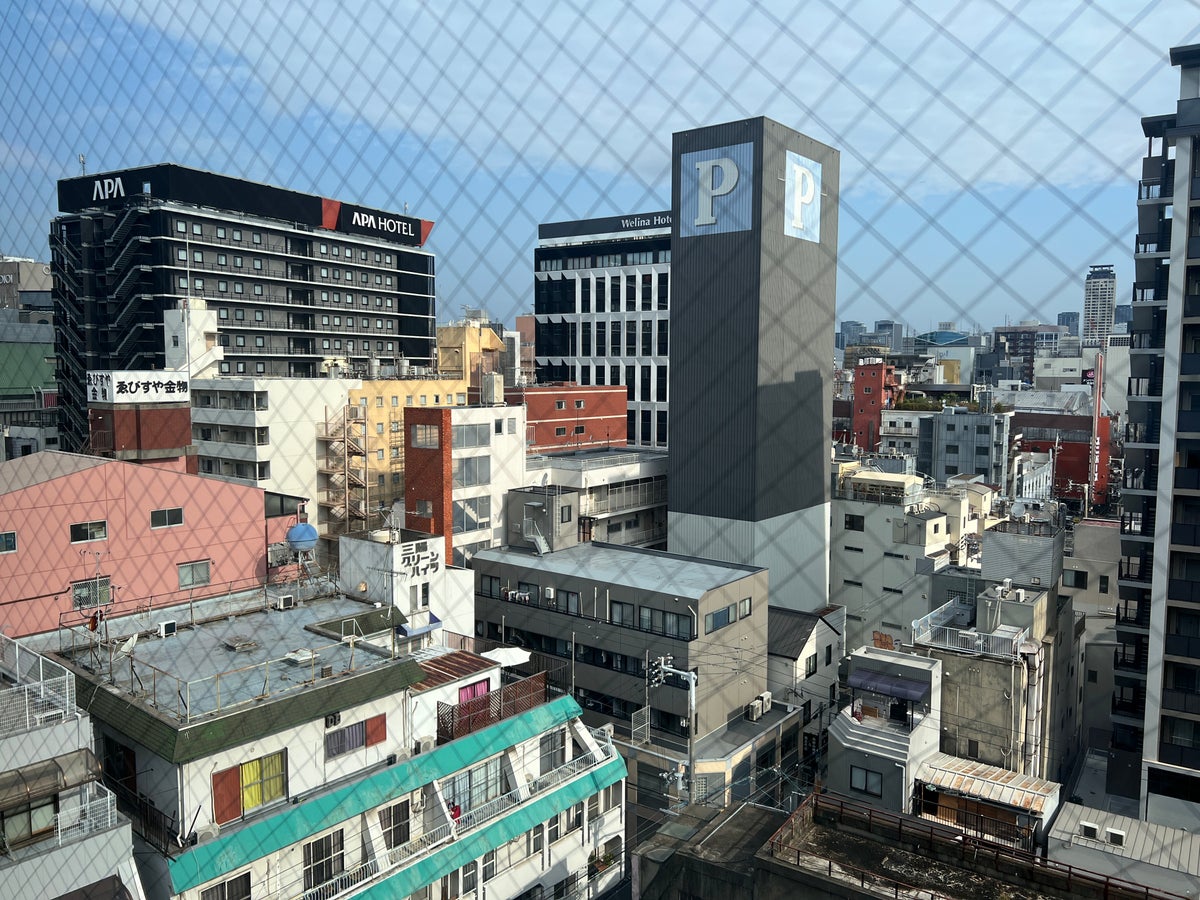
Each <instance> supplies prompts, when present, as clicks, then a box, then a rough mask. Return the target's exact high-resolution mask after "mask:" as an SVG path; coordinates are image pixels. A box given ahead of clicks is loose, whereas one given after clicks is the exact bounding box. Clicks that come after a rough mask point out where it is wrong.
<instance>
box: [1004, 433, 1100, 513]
mask: <svg viewBox="0 0 1200 900" xmlns="http://www.w3.org/2000/svg"><path fill="white" fill-rule="evenodd" d="M1094 421H1096V422H1097V423H1098V426H1097V435H1095V436H1097V437H1099V442H1098V444H1097V447H1096V454H1097V459H1096V477H1095V480H1094V481H1092V477H1091V457H1092V447H1093V437H1094V436H1093V434H1092V423H1093V417H1092V416H1072V415H1066V414H1059V413H1037V412H1021V411H1019V410H1018V411H1017V412H1016V413H1014V414H1013V422H1012V430H1013V433H1014V434H1016V433H1020V434H1021V449H1022V450H1034V451H1037V452H1039V453H1053V454H1054V496H1055V497H1057V498H1059V499H1071V500H1078V501H1080V503H1082V502H1083V500H1084V490H1083V486H1084V485H1086V484H1090V485H1091V490H1090V497H1088V503H1089V505H1090V506H1093V507H1095V506H1103V505H1104V504H1106V503H1107V502H1108V479H1109V465H1110V463H1111V459H1112V420H1111V419H1109V418H1108V417H1107V416H1100V417H1099V418H1097V419H1095V420H1094Z"/></svg>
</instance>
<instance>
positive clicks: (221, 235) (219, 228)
mask: <svg viewBox="0 0 1200 900" xmlns="http://www.w3.org/2000/svg"><path fill="white" fill-rule="evenodd" d="M217 237H219V238H221V239H222V240H224V239H225V226H224V225H218V226H217Z"/></svg>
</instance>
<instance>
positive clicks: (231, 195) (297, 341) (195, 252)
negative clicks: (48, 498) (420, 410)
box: [50, 164, 435, 450]
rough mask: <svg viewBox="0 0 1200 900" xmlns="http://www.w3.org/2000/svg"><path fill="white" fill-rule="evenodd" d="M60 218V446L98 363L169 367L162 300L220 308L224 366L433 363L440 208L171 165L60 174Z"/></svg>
mask: <svg viewBox="0 0 1200 900" xmlns="http://www.w3.org/2000/svg"><path fill="white" fill-rule="evenodd" d="M58 204H59V210H60V211H61V212H62V213H63V215H61V216H59V217H58V218H56V219H54V221H53V222H52V224H51V228H50V248H51V252H52V264H53V271H54V307H55V350H56V353H57V357H58V373H57V374H58V383H59V396H60V403H61V405H62V421H61V428H62V438H63V448H64V449H68V450H75V449H78V448H80V447H82V446H83V445H84V441H85V440H86V437H87V401H86V397H85V393H84V383H85V377H86V373H87V372H88V370H146V369H162V368H165V365H166V347H165V346H164V330H163V312H164V310H169V309H179V308H183V307H185V306H190V307H191V308H193V309H196V308H207V309H209V310H214V311H215V312H216V314H217V321H218V329H217V342H218V344H219V345H220V346H221V347H222V349H223V353H224V358H223V360H222V361H221V362H220V363H219V371H220V373H221V374H230V375H247V376H259V377H263V376H268V377H269V376H296V377H319V376H321V375H323V374H326V373H327V372H328V371H329V368H330V366H331V365H332V364H335V363H336V364H337V365H338V366H339V367H340V369H341V370H342V371H346V372H349V373H351V374H355V375H362V376H369V375H389V374H392V373H393V372H395V370H396V367H397V366H399V365H400V363H401V361H402V360H403V361H406V362H408V363H411V364H412V365H416V366H425V365H432V363H433V356H434V347H435V312H434V258H433V255H432V254H431V253H429V252H427V251H425V250H424V249H422V248H423V246H424V244H425V241H426V239H427V238H428V236H429V232H430V230H431V229H432V227H433V223H432V222H428V221H424V220H421V219H416V218H412V217H409V216H404V215H399V214H397V213H391V212H384V211H380V210H375V209H370V208H366V207H361V206H352V205H351V204H348V203H342V202H341V201H337V200H329V199H326V198H323V197H318V196H314V195H311V194H302V193H298V192H296V191H290V190H285V189H283V188H277V187H271V186H269V185H265V184H258V183H255V182H251V181H244V180H241V179H237V178H230V177H227V176H224V175H217V174H213V173H211V172H202V171H198V170H195V169H189V168H185V167H183V166H178V165H173V164H162V165H153V166H147V167H142V168H136V169H125V170H122V171H117V172H107V173H102V174H98V175H87V176H83V177H79V178H70V179H65V180H63V181H60V182H59V183H58Z"/></svg>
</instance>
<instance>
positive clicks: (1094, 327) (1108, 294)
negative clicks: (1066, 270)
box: [1080, 266, 1117, 347]
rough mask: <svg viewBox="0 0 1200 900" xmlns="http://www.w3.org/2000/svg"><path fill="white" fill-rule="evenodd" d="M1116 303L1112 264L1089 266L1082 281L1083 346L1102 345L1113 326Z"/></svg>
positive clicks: (1114, 275) (1114, 272) (1114, 273)
mask: <svg viewBox="0 0 1200 900" xmlns="http://www.w3.org/2000/svg"><path fill="white" fill-rule="evenodd" d="M1116 305H1117V273H1116V270H1115V269H1114V268H1113V267H1112V266H1091V267H1090V268H1089V270H1088V274H1087V278H1086V279H1084V282H1083V322H1082V332H1081V333H1080V338H1082V340H1083V346H1085V347H1103V346H1104V345H1105V342H1106V341H1107V340H1108V335H1109V332H1111V331H1112V326H1113V309H1114V307H1115V306H1116Z"/></svg>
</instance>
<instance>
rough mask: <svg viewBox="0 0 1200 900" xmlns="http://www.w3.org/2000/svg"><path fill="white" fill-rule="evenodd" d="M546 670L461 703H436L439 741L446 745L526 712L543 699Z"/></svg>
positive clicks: (544, 699) (544, 700)
mask: <svg viewBox="0 0 1200 900" xmlns="http://www.w3.org/2000/svg"><path fill="white" fill-rule="evenodd" d="M546 698H547V691H546V673H545V672H538V673H537V674H535V675H531V676H530V677H528V678H524V679H522V680H521V681H518V682H515V683H514V684H506V685H504V686H503V687H501V688H500V689H499V690H497V691H489V692H488V693H486V694H484V695H483V696H480V697H473V698H471V699H470V700H464V701H463V702H462V703H439V704H438V705H437V739H438V744H439V745H440V744H448V743H449V742H450V741H453V740H455V739H457V738H460V737H465V736H466V735H468V734H473V733H475V732H476V731H480V730H481V729H484V728H487V727H488V726H489V725H494V724H496V723H497V722H499V721H501V720H503V719H507V718H510V717H512V716H516V715H520V714H521V713H523V712H528V711H529V710H531V709H533V708H534V707H536V706H540V705H541V704H543V703H545V702H546Z"/></svg>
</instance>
